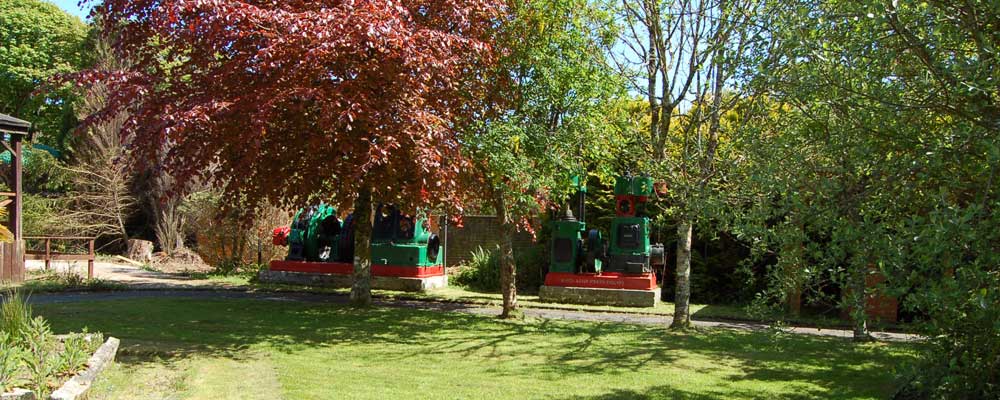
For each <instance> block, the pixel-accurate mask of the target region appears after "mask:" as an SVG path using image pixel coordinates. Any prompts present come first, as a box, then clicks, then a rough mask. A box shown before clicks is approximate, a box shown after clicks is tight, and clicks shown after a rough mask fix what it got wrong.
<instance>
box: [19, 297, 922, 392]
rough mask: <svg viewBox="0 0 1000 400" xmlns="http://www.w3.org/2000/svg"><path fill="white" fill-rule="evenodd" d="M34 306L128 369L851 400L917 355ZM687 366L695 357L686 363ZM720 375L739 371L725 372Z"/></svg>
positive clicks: (463, 322) (327, 315)
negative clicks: (490, 377) (116, 347)
mask: <svg viewBox="0 0 1000 400" xmlns="http://www.w3.org/2000/svg"><path fill="white" fill-rule="evenodd" d="M35 310H36V311H37V312H38V313H39V314H41V315H44V316H45V317H46V318H47V319H48V320H49V321H50V323H51V324H52V326H53V329H54V330H55V331H56V332H68V331H78V330H80V329H82V328H83V327H85V326H86V327H89V329H90V330H91V331H100V332H104V333H105V334H106V335H112V336H116V337H119V338H121V339H122V343H123V348H122V353H121V355H122V358H121V360H120V362H121V363H122V364H123V365H126V367H128V366H130V365H141V364H143V363H146V362H157V363H159V362H166V363H172V362H176V361H180V360H183V359H185V358H187V357H190V356H195V355H197V356H208V357H227V358H232V359H236V360H239V359H241V358H243V357H245V356H246V353H247V351H248V350H250V349H253V348H257V347H260V346H263V347H265V348H268V349H269V351H277V352H283V353H295V352H299V351H304V350H309V349H315V348H323V347H337V346H352V345H374V346H375V347H376V348H377V349H380V351H379V353H378V355H377V356H378V358H379V359H380V360H381V361H385V362H390V361H421V362H427V360H432V362H433V361H434V360H440V359H442V358H449V357H450V359H463V360H476V359H482V360H483V361H484V362H494V361H497V360H503V359H517V360H519V364H520V366H519V368H512V369H507V370H504V369H497V370H491V372H490V373H492V374H494V375H496V376H498V377H504V376H510V375H520V376H524V375H531V376H535V377H538V378H539V379H559V378H560V377H565V376H569V375H580V376H593V377H595V379H599V378H597V377H598V376H600V375H606V374H621V373H623V372H638V371H644V370H647V369H656V368H665V369H666V368H671V367H673V368H689V369H694V370H695V371H696V372H699V373H704V374H713V373H714V374H720V373H724V374H728V375H726V376H724V378H725V380H726V381H738V380H753V381H770V382H789V381H798V382H808V383H812V384H815V385H817V386H820V387H822V388H826V389H827V391H823V392H822V393H808V392H806V393H803V397H855V396H862V395H871V394H872V393H871V392H872V388H871V387H866V386H870V385H867V384H866V382H867V383H872V384H882V385H885V384H886V383H888V382H886V381H887V378H886V375H887V374H889V373H890V372H888V371H889V368H890V366H893V365H896V364H899V363H901V362H903V361H905V360H907V359H909V358H911V357H912V352H909V351H889V350H888V349H887V348H886V346H888V345H884V344H871V345H864V346H854V345H852V344H851V343H850V342H848V341H845V340H841V339H832V338H818V337H809V336H803V335H780V336H777V337H776V336H773V335H771V334H769V333H767V332H744V331H736V330H725V329H714V330H701V331H693V332H686V333H677V332H671V331H667V330H665V329H663V328H662V327H656V326H638V325H627V324H617V323H592V322H569V321H553V320H527V321H499V320H496V319H494V318H491V317H487V316H478V315H468V314H462V313H442V312H438V311H426V310H416V309H408V308H364V309H354V308H351V307H347V306H343V305H336V304H307V303H299V302H280V301H261V300H192V299H131V300H114V301H100V302H79V303H71V304H43V305H36V306H35ZM893 346H904V347H906V346H912V345H893ZM694 359H696V360H700V361H698V362H697V363H693V362H692V360H694ZM675 363H683V365H684V366H683V367H678V366H677V365H675ZM722 368H734V369H733V370H734V371H737V372H736V373H732V372H731V371H725V372H723V371H720V369H722ZM665 379H666V378H665ZM888 379H889V380H891V377H890V378H888ZM844 383H851V384H850V385H845V384H844ZM708 390H711V388H709V389H708ZM732 394H733V393H732V392H731V391H727V392H726V393H719V394H718V395H717V396H709V397H699V396H701V394H698V393H685V392H681V391H679V389H677V388H674V387H669V386H661V387H654V388H652V389H649V390H647V391H643V392H630V391H627V390H625V391H621V390H619V391H616V392H611V393H608V394H606V395H602V396H599V397H594V398H595V399H617V398H691V399H699V398H713V397H715V398H717V397H726V396H729V395H732ZM760 395H762V393H757V394H748V395H747V396H746V397H757V396H760ZM736 396H737V397H740V395H739V394H736Z"/></svg>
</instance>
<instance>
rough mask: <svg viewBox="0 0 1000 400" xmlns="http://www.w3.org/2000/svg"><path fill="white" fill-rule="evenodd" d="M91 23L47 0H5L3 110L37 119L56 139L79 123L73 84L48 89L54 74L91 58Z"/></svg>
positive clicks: (0, 66) (0, 41)
mask: <svg viewBox="0 0 1000 400" xmlns="http://www.w3.org/2000/svg"><path fill="white" fill-rule="evenodd" d="M87 32H88V29H87V26H86V25H84V24H83V22H82V21H80V19H79V18H77V17H74V16H71V15H69V14H67V13H66V12H65V11H62V10H61V9H59V7H57V6H56V5H55V4H52V3H49V2H46V1H42V0H0V113H5V114H10V115H13V116H15V117H18V118H21V119H24V120H27V121H31V122H34V123H35V124H36V129H38V130H39V131H40V132H41V134H42V135H44V136H46V137H49V138H51V140H52V142H53V143H52V144H62V143H55V142H61V141H62V140H63V135H64V134H65V133H66V132H67V131H68V130H69V129H72V128H74V127H75V123H76V121H75V118H74V116H73V112H72V104H71V103H72V101H73V96H72V94H71V92H70V91H69V90H68V89H56V90H45V91H43V92H41V93H38V94H33V92H35V91H36V90H39V89H43V85H45V84H46V83H47V81H48V80H49V79H50V78H52V77H53V76H55V75H58V74H66V73H71V72H75V71H78V70H80V69H81V68H83V67H84V66H86V64H87V63H88V59H87V52H86V51H84V46H85V42H86V37H87Z"/></svg>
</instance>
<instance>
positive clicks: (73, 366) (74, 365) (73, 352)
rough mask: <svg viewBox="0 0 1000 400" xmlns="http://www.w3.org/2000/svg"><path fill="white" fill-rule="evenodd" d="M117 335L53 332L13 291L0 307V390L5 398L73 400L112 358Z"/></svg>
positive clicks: (5, 399)
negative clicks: (106, 337) (109, 336)
mask: <svg viewBox="0 0 1000 400" xmlns="http://www.w3.org/2000/svg"><path fill="white" fill-rule="evenodd" d="M118 344H119V341H118V339H115V338H108V340H107V341H105V340H104V335H102V334H100V333H89V332H87V330H86V329H83V331H82V332H80V333H72V334H68V335H54V334H53V333H52V330H51V329H50V328H49V324H48V322H46V321H45V319H43V318H42V317H33V316H32V312H31V307H30V306H28V304H27V303H26V302H25V300H24V299H23V298H22V297H21V296H20V295H17V294H14V293H8V294H6V295H5V296H3V304H2V306H0V393H3V394H2V398H3V399H4V400H7V399H44V398H50V399H75V398H77V396H79V395H80V394H82V393H83V392H84V391H86V390H87V389H88V388H89V387H90V384H91V383H92V382H93V380H94V379H95V378H96V377H97V375H98V374H99V373H100V372H101V371H102V370H103V369H104V368H105V367H106V366H107V365H108V363H110V362H111V361H112V360H114V357H115V354H116V353H117V351H118Z"/></svg>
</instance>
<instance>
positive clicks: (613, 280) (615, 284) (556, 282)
mask: <svg viewBox="0 0 1000 400" xmlns="http://www.w3.org/2000/svg"><path fill="white" fill-rule="evenodd" d="M545 285H546V286H563V287H582V288H596V289H627V290H653V289H656V275H655V274H652V273H650V274H643V275H625V274H620V273H617V272H604V273H600V274H574V273H570V272H549V273H548V274H546V275H545Z"/></svg>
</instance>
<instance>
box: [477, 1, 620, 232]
mask: <svg viewBox="0 0 1000 400" xmlns="http://www.w3.org/2000/svg"><path fill="white" fill-rule="evenodd" d="M510 18H511V19H512V20H511V21H510V22H509V24H508V25H506V27H505V29H507V32H506V35H504V37H505V38H506V39H505V40H506V42H505V43H504V45H505V46H506V47H507V48H509V49H510V51H509V53H508V54H506V55H505V56H504V57H503V59H502V62H501V67H500V68H501V69H502V70H503V71H504V73H503V74H505V75H508V76H510V79H511V80H512V81H511V83H510V86H509V87H508V93H505V97H507V98H508V99H509V100H510V102H509V103H508V104H507V107H508V109H506V110H500V111H501V112H500V117H499V118H497V119H493V120H488V121H482V122H481V123H480V124H479V125H477V126H474V127H473V129H472V130H471V131H470V132H468V133H467V135H466V137H465V141H466V142H467V143H468V146H466V151H467V152H468V153H469V155H470V156H471V157H472V158H473V159H474V160H475V161H476V162H477V164H478V165H479V166H480V168H481V169H482V172H484V174H485V175H486V178H487V182H486V183H487V185H488V186H489V188H490V189H491V192H489V193H487V195H492V196H491V197H495V196H503V198H504V204H505V208H506V210H507V213H508V219H509V222H513V223H519V224H522V223H524V222H526V221H525V220H523V218H524V217H525V216H531V215H534V214H535V213H537V212H538V211H539V210H540V207H539V202H538V200H539V199H540V198H541V199H546V200H550V201H555V202H556V203H559V202H561V200H562V198H563V197H564V196H565V195H567V194H569V192H570V190H571V188H570V182H569V179H568V178H569V176H570V175H571V174H572V173H573V172H574V171H583V170H584V168H585V167H586V166H587V164H588V163H587V162H588V160H589V161H590V162H591V163H592V164H593V167H594V168H603V167H604V166H605V165H606V163H604V161H606V160H607V159H609V157H607V154H608V150H607V149H608V147H609V146H612V145H615V144H617V143H618V142H616V141H613V140H608V135H609V134H610V133H612V132H615V127H616V123H618V119H617V117H619V116H620V114H617V113H612V112H610V110H612V107H613V100H615V99H616V98H618V97H619V96H622V95H623V94H624V93H623V90H622V89H623V87H624V85H622V83H621V80H620V78H619V77H617V76H616V75H615V74H614V73H613V71H612V70H611V69H610V68H609V67H608V65H607V63H606V61H605V59H604V53H603V46H605V45H607V44H608V41H609V40H610V37H613V33H614V31H613V29H614V28H613V25H612V24H611V22H610V21H611V16H610V15H608V14H607V13H606V12H604V11H603V10H601V9H600V8H598V7H596V6H595V5H594V4H593V3H591V2H589V1H583V0H533V1H529V2H526V3H517V4H516V5H515V6H514V7H513V9H512V16H511V17H510ZM605 175H609V174H607V173H605ZM491 200H492V199H491ZM491 204H492V202H491Z"/></svg>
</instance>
